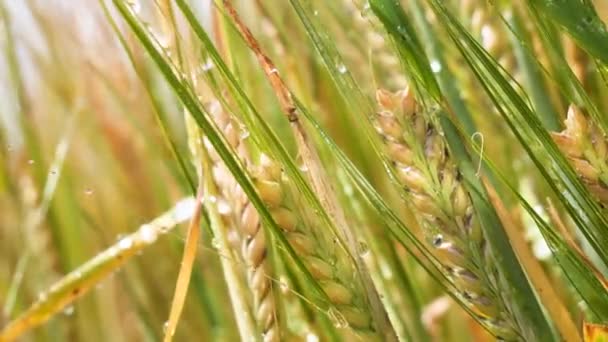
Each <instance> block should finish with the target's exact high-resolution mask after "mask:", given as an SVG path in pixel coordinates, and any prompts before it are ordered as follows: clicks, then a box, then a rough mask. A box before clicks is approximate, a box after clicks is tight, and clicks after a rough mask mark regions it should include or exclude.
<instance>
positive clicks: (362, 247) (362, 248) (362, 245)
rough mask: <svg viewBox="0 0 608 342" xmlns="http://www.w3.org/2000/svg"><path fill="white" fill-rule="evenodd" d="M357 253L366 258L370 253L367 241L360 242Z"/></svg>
mask: <svg viewBox="0 0 608 342" xmlns="http://www.w3.org/2000/svg"><path fill="white" fill-rule="evenodd" d="M357 252H358V253H359V256H360V257H365V256H366V255H367V254H368V253H369V246H368V245H367V242H365V241H359V243H358V245H357Z"/></svg>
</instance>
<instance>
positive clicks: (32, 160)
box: [27, 159, 35, 165]
mask: <svg viewBox="0 0 608 342" xmlns="http://www.w3.org/2000/svg"><path fill="white" fill-rule="evenodd" d="M27 163H28V164H30V165H32V164H34V163H35V161H34V159H30V160H28V161H27Z"/></svg>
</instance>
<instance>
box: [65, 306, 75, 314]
mask: <svg viewBox="0 0 608 342" xmlns="http://www.w3.org/2000/svg"><path fill="white" fill-rule="evenodd" d="M73 313H74V305H70V306H67V307H66V308H65V309H63V314H64V315H66V316H71V315H72V314H73Z"/></svg>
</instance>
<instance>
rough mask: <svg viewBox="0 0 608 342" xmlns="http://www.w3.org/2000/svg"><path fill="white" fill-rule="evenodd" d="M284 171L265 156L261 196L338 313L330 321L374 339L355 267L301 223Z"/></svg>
mask: <svg viewBox="0 0 608 342" xmlns="http://www.w3.org/2000/svg"><path fill="white" fill-rule="evenodd" d="M282 177H283V174H282V170H281V168H280V166H279V165H277V164H276V163H275V162H274V161H273V160H271V159H270V158H269V157H267V156H265V155H262V157H261V160H260V164H259V167H258V168H257V172H256V173H255V182H256V186H257V189H258V193H259V194H260V197H261V198H262V200H264V201H265V203H266V204H267V206H268V208H269V211H270V213H271V215H272V217H273V219H274V220H275V222H276V223H277V225H278V227H279V228H280V229H281V230H282V232H283V233H284V234H285V237H286V238H287V240H288V242H289V244H290V245H291V246H292V247H293V248H294V250H295V251H296V253H297V254H298V255H299V257H300V258H302V261H303V263H304V265H305V267H306V268H307V270H308V271H309V272H310V274H311V275H312V277H314V278H315V279H316V280H317V281H318V282H319V284H320V285H321V288H322V289H323V291H324V292H325V293H326V294H327V296H328V298H329V300H330V301H331V303H332V304H333V305H334V306H335V307H336V308H337V310H338V312H334V311H331V312H329V314H330V316H331V317H330V318H331V319H332V320H333V321H334V324H336V326H337V327H339V328H344V327H346V326H350V327H351V328H353V329H354V330H355V331H356V332H357V333H358V334H359V335H360V337H362V336H366V337H370V338H371V337H372V336H373V335H375V331H374V328H373V326H372V320H371V317H370V315H369V313H368V312H367V311H366V310H365V309H364V308H363V307H362V305H361V302H360V300H359V299H360V298H361V297H362V296H363V295H362V294H361V293H359V292H358V290H359V288H358V287H357V284H356V281H353V282H351V281H349V279H348V278H347V277H350V278H352V276H353V273H354V272H355V270H354V265H352V264H351V260H350V259H347V258H346V257H345V256H344V255H343V254H341V253H340V252H341V251H342V250H341V249H340V248H339V247H338V246H337V244H336V243H335V241H333V238H330V239H329V240H330V241H328V239H326V238H325V237H327V236H326V235H327V234H324V232H323V231H321V229H313V227H311V226H310V225H307V224H305V223H304V222H303V221H302V220H300V219H299V216H298V215H297V214H296V213H295V212H294V210H293V209H292V206H291V202H290V198H289V196H288V193H287V191H286V186H285V185H284V184H283V183H284V179H283V178H282Z"/></svg>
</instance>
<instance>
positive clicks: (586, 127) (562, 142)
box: [552, 105, 608, 208]
mask: <svg viewBox="0 0 608 342" xmlns="http://www.w3.org/2000/svg"><path fill="white" fill-rule="evenodd" d="M565 125H566V129H564V130H563V131H562V132H560V133H552V137H553V140H554V141H555V143H556V144H557V146H558V147H559V148H560V149H561V150H562V151H563V152H564V154H565V155H566V156H567V157H568V160H569V161H570V163H571V164H572V166H573V167H574V169H575V170H576V173H577V174H578V175H579V177H580V178H581V180H582V181H583V183H585V185H586V186H587V188H588V189H589V191H590V192H591V193H592V194H593V195H594V196H595V197H596V199H597V200H598V202H599V204H600V205H601V206H602V207H604V208H605V207H606V206H608V165H607V164H606V156H607V150H608V144H607V140H606V137H605V136H604V135H603V134H602V132H601V131H600V130H599V127H598V126H597V125H595V124H594V123H593V122H592V121H590V120H589V119H588V118H587V117H586V116H585V115H584V114H583V113H582V112H581V110H580V109H579V108H577V107H576V106H574V105H571V106H570V108H568V115H567V117H566V121H565Z"/></svg>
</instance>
